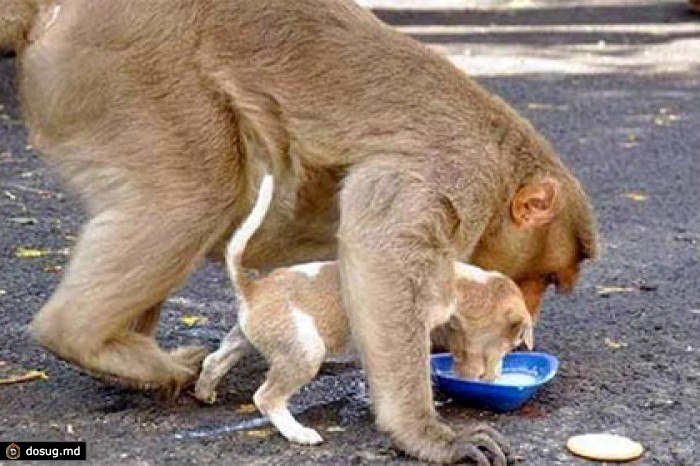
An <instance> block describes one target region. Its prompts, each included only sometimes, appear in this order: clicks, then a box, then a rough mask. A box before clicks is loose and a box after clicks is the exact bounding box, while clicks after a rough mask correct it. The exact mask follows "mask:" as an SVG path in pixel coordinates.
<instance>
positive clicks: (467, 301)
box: [447, 274, 534, 381]
mask: <svg viewBox="0 0 700 466" xmlns="http://www.w3.org/2000/svg"><path fill="white" fill-rule="evenodd" d="M461 280H464V279H463V278H462V279H458V280H457V309H456V311H455V313H454V315H453V316H452V318H451V319H450V321H449V322H448V323H447V344H448V347H449V350H450V352H451V353H452V356H453V357H454V370H455V373H456V374H457V375H459V376H460V377H463V378H466V379H472V380H475V379H479V380H486V381H493V380H495V379H496V378H497V377H498V376H499V375H500V372H501V361H502V360H503V357H504V356H505V355H506V354H508V353H509V352H510V351H512V350H513V349H514V348H517V347H518V346H520V345H521V344H523V343H524V344H525V346H526V347H527V348H528V349H530V350H531V349H533V348H534V328H533V320H532V317H531V316H530V313H529V312H528V309H527V306H526V304H525V300H524V299H523V295H522V293H521V291H520V289H519V288H518V286H517V285H516V284H515V283H514V282H513V281H512V280H510V279H509V278H507V277H505V276H503V275H501V274H498V275H495V276H493V278H490V279H489V280H488V282H486V283H485V284H483V285H481V287H482V288H483V292H481V293H478V292H477V293H474V290H473V288H472V289H471V290H470V289H469V288H468V287H467V286H465V287H463V288H464V291H467V292H466V293H464V292H461V291H460V284H459V281H461Z"/></svg>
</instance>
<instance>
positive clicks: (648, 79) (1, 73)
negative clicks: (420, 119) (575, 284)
mask: <svg viewBox="0 0 700 466" xmlns="http://www.w3.org/2000/svg"><path fill="white" fill-rule="evenodd" d="M381 3H383V4H384V6H383V7H382V8H381V9H378V10H377V11H378V13H379V14H380V16H381V17H383V18H384V19H386V20H388V21H389V22H391V23H392V24H395V25H397V26H400V27H401V28H404V29H405V30H406V31H407V32H409V33H411V34H414V35H415V36H416V37H418V38H419V39H420V40H423V41H425V42H427V43H430V44H431V45H433V46H435V47H436V48H438V49H440V50H442V51H444V52H445V53H448V54H450V56H451V58H452V59H453V60H455V62H456V63H458V64H459V65H460V66H463V67H464V68H465V69H467V70H468V71H469V72H471V73H472V74H475V75H476V76H477V79H478V80H479V81H480V82H481V83H483V84H484V85H485V86H486V87H488V88H489V89H491V90H492V91H494V92H496V93H498V94H499V95H501V96H502V97H503V98H505V99H506V100H507V101H509V102H510V103H512V104H513V105H514V106H515V107H516V108H517V109H518V110H519V111H520V112H521V113H522V114H524V115H525V116H527V117H528V118H530V119H531V120H532V121H533V122H534V124H535V125H536V126H537V127H538V128H539V129H540V130H541V131H542V132H543V133H544V134H545V135H546V136H547V137H549V138H550V139H551V141H552V142H553V143H554V145H555V146H556V147H557V149H558V150H559V151H560V153H561V155H562V157H563V159H564V160H565V161H566V163H567V164H568V165H569V166H570V167H571V168H572V169H573V171H574V172H575V173H576V174H577V175H578V176H579V178H580V179H581V181H582V182H583V184H584V185H585V186H586V188H587V190H588V192H589V193H590V196H591V198H592V200H593V203H594V204H595V207H596V209H597V212H598V216H599V222H600V228H601V232H602V237H603V247H604V254H603V257H602V258H601V259H600V260H599V261H597V262H596V263H595V264H592V265H591V266H590V267H588V268H587V269H586V273H585V274H584V276H583V279H582V282H581V285H580V287H579V288H578V289H577V290H576V292H575V293H574V294H572V295H570V296H555V295H554V296H550V297H548V299H547V300H546V302H545V303H544V309H543V317H542V319H541V322H540V325H539V326H538V329H537V335H536V337H537V349H538V350H540V351H546V352H549V353H553V354H555V355H556V356H558V357H559V359H560V361H561V368H560V371H559V374H558V376H557V377H556V378H555V379H554V380H553V381H552V382H551V384H549V385H548V386H547V387H545V388H544V389H543V390H542V391H541V392H540V393H539V394H538V395H537V396H536V398H535V399H534V400H533V401H532V402H531V403H529V404H528V405H527V406H526V408H525V409H523V410H521V411H519V412H516V413H512V414H500V415H496V414H491V413H487V412H482V411H479V410H475V409H469V408H464V407H462V406H459V405H457V404H455V403H453V402H451V401H450V400H446V399H445V398H444V397H442V396H440V395H438V400H439V406H440V407H439V410H440V412H441V413H442V414H443V415H444V416H445V417H446V418H447V419H448V420H449V422H451V423H454V424H457V425H458V424H463V423H466V422H470V421H472V420H481V421H486V422H489V423H491V424H492V425H494V426H495V427H497V428H498V429H500V430H501V431H502V432H503V433H505V434H506V435H507V436H508V437H509V438H510V439H511V440H512V442H513V444H514V445H515V447H516V450H517V452H518V454H519V455H521V456H522V457H523V458H524V464H528V465H529V464H532V465H580V464H586V462H585V461H583V460H579V459H576V458H574V457H572V456H571V455H570V454H569V453H567V452H566V450H565V448H564V444H565V441H566V439H567V437H568V436H570V435H573V434H579V433H587V432H596V431H606V432H613V433H619V434H623V435H627V436H630V437H632V438H633V439H635V440H638V441H640V442H642V443H643V444H644V445H645V447H646V448H647V453H646V455H645V456H644V457H643V458H642V459H641V460H639V461H638V462H637V464H658V465H695V464H700V459H698V458H697V455H698V454H700V339H699V336H700V280H699V279H698V276H700V265H699V259H700V208H699V207H698V206H700V181H699V178H700V130H698V123H699V122H700V17H699V16H692V15H690V14H687V13H686V11H685V9H684V5H683V2H673V1H656V2H645V1H641V0H640V1H626V2H622V1H618V2H612V1H609V2H601V1H596V2H592V3H590V4H588V6H587V7H585V8H584V7H583V5H584V4H585V2H583V1H578V2H577V1H570V0H567V1H565V2H553V1H550V2H549V3H546V2H544V3H531V2H525V3H528V4H527V5H524V6H526V7H527V8H523V9H508V8H505V7H506V6H507V5H504V2H498V3H495V4H494V5H495V6H496V7H498V8H492V9H490V8H488V5H487V7H484V3H485V2H483V1H482V2H477V3H479V5H475V6H477V7H478V8H477V9H470V10H449V9H430V8H426V6H425V5H426V4H428V5H429V4H430V2H424V4H423V6H422V8H420V9H408V8H409V7H406V8H403V9H391V8H386V6H387V4H389V6H392V5H391V4H390V3H389V2H387V1H383V2H381ZM413 3H416V2H413ZM442 3H449V2H442ZM521 3H522V2H521ZM380 6H381V5H380ZM393 6H396V5H393ZM399 6H400V5H399ZM449 6H450V5H447V6H445V8H448V7H449ZM516 6H523V5H515V6H514V8H515V7H516ZM377 8H379V6H378V7H377ZM15 84H16V76H15V72H14V62H13V59H12V58H11V57H5V58H0V375H3V376H7V375H9V374H22V373H24V372H25V371H28V370H40V371H44V372H45V373H46V375H47V378H46V379H45V380H36V381H33V382H26V383H18V384H13V385H4V386H2V385H0V440H1V441H5V440H25V441H26V440H35V441H48V440H84V441H87V443H88V462H89V463H90V464H105V465H107V464H109V465H112V464H134V465H136V464H138V465H151V464H173V465H180V464H266V465H272V464H333V465H336V464H358V463H359V464H383V463H387V464H388V463H394V462H397V463H398V462H405V461H407V460H406V459H405V458H403V457H401V456H400V455H398V454H397V452H395V451H394V450H393V449H392V448H391V447H390V445H389V442H388V441H387V439H386V438H385V437H384V436H383V435H380V434H378V433H377V431H376V430H375V429H374V427H373V425H372V416H371V413H370V410H369V405H368V401H367V397H366V393H365V386H364V382H363V377H362V372H361V370H360V369H359V367H358V365H357V363H355V362H353V361H345V362H337V363H333V364H329V365H327V366H326V367H324V370H323V373H322V374H321V376H320V377H319V378H318V379H317V380H316V381H315V382H314V383H312V384H311V385H310V386H308V387H307V388H305V389H304V390H303V392H302V393H301V394H300V396H299V397H297V398H296V399H295V400H294V408H295V409H296V410H297V411H298V412H299V413H300V414H299V416H300V419H301V420H302V422H304V423H306V424H308V425H310V426H313V427H314V428H316V429H318V430H319V431H320V432H321V434H322V435H323V436H324V438H325V440H326V441H325V443H324V444H323V445H322V446H319V447H298V446H292V445H290V444H288V443H287V442H286V441H285V440H284V439H282V438H281V437H280V436H279V435H277V434H275V433H274V431H272V430H271V429H269V427H268V426H265V425H261V424H260V423H259V420H258V415H257V413H255V412H251V411H252V410H251V405H250V403H251V398H252V394H253V393H254V391H255V389H256V388H257V386H258V385H259V384H260V383H261V381H262V378H263V375H264V364H263V363H262V361H261V360H260V359H259V358H256V357H251V358H248V359H246V360H244V361H243V362H242V363H241V364H240V365H239V366H237V367H236V368H235V369H234V370H232V372H231V374H230V375H229V377H228V378H227V379H226V381H225V382H224V383H223V384H222V386H221V387H220V397H219V401H218V402H217V404H216V405H215V406H211V407H203V406H200V405H199V404H198V403H197V402H196V401H195V400H194V399H193V398H191V397H188V396H184V397H182V398H181V399H180V400H179V402H178V403H177V404H175V405H165V404H162V403H160V402H158V401H157V400H156V399H155V398H154V396H152V395H150V394H143V393H136V392H130V391H126V390H123V389H119V388H114V387H109V386H106V385H104V384H102V383H100V382H98V381H95V380H93V379H92V378H90V377H88V376H87V375H85V374H83V373H81V372H80V371H78V370H76V369H75V368H73V367H71V366H70V365H68V364H66V363H63V362H61V361H58V360H56V359H55V358H54V357H53V356H51V355H49V354H48V353H47V352H45V351H43V350H42V349H40V348H39V347H37V345H36V344H35V343H34V342H33V341H32V340H31V339H30V338H29V337H28V335H27V333H26V325H27V323H28V322H29V321H30V319H31V317H32V315H33V314H34V313H35V312H36V311H37V310H38V309H39V308H40V307H41V305H42V303H44V302H45V301H46V300H47V298H48V297H49V296H50V294H51V291H52V290H53V289H54V288H55V286H56V285H57V284H58V282H59V280H60V278H61V266H63V265H64V264H65V263H66V260H67V259H68V257H69V254H70V248H71V246H72V244H73V243H74V241H75V236H76V235H77V233H78V231H79V226H80V224H81V222H82V220H83V219H84V214H83V211H82V210H81V207H80V205H79V203H78V202H77V200H76V199H75V198H74V197H73V196H72V195H71V194H70V193H67V192H66V191H65V190H64V189H63V188H62V187H61V184H60V182H59V181H58V180H57V178H56V177H55V176H54V175H53V174H52V173H51V172H50V171H49V170H48V169H47V168H46V167H45V166H44V165H43V164H42V162H41V160H40V158H39V157H38V156H37V154H35V153H34V152H33V151H32V150H31V148H28V147H27V141H26V131H25V129H24V128H23V125H22V121H21V113H20V110H19V108H18V103H17V99H16V96H15V92H14V89H15ZM32 255H34V256H39V257H26V256H32ZM183 317H185V319H183ZM187 317H197V318H198V319H197V318H196V319H190V320H188V319H187ZM202 317H205V318H206V319H207V320H206V321H205V320H204V319H202ZM191 320H194V321H195V325H193V326H192V327H190V326H188V325H187V324H188V323H189V324H191V323H192V321H191ZM234 322H235V310H234V308H233V295H232V292H231V291H230V289H229V285H228V282H227V279H226V277H225V275H224V273H223V271H222V270H221V268H220V266H218V265H216V264H208V265H206V266H205V267H204V268H203V269H202V270H201V271H199V272H197V273H196V274H195V275H194V276H193V277H192V279H191V280H190V282H189V283H188V285H187V286H186V287H185V288H184V289H182V290H181V291H179V292H178V293H177V294H176V295H175V296H173V298H172V299H170V301H169V302H168V303H167V306H166V308H165V311H164V319H163V323H162V325H161V329H160V332H159V338H160V340H161V341H162V343H163V344H164V345H165V346H167V347H174V346H179V345H181V344H183V343H204V344H206V345H208V346H209V347H211V348H212V349H213V348H215V347H216V346H217V345H218V342H219V339H220V338H221V337H222V336H223V335H224V334H225V332H227V330H228V329H229V328H230V326H231V325H232V324H233V323H234ZM0 464H3V461H2V460H1V459H0Z"/></svg>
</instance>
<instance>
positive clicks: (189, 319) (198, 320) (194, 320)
mask: <svg viewBox="0 0 700 466" xmlns="http://www.w3.org/2000/svg"><path fill="white" fill-rule="evenodd" d="M208 320H209V319H208V318H207V317H205V316H193V315H186V316H182V317H180V322H181V323H182V324H183V325H184V326H185V327H190V328H191V327H195V326H197V325H204V324H206V323H207V321H208Z"/></svg>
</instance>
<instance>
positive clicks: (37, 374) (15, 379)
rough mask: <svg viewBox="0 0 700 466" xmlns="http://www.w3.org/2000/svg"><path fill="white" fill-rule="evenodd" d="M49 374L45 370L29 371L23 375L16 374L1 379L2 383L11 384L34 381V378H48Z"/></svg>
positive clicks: (0, 383)
mask: <svg viewBox="0 0 700 466" xmlns="http://www.w3.org/2000/svg"><path fill="white" fill-rule="evenodd" d="M48 378H49V376H48V375H46V372H43V371H29V372H26V373H25V374H22V375H15V376H11V377H8V378H6V379H0V385H11V384H15V383H23V382H32V381H34V380H46V379H48Z"/></svg>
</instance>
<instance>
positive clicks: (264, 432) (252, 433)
mask: <svg viewBox="0 0 700 466" xmlns="http://www.w3.org/2000/svg"><path fill="white" fill-rule="evenodd" d="M276 432H277V431H276V430H275V429H273V428H271V427H268V428H265V429H254V430H248V431H246V435H247V436H249V437H255V438H268V437H270V436H272V435H273V434H275V433H276Z"/></svg>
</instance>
